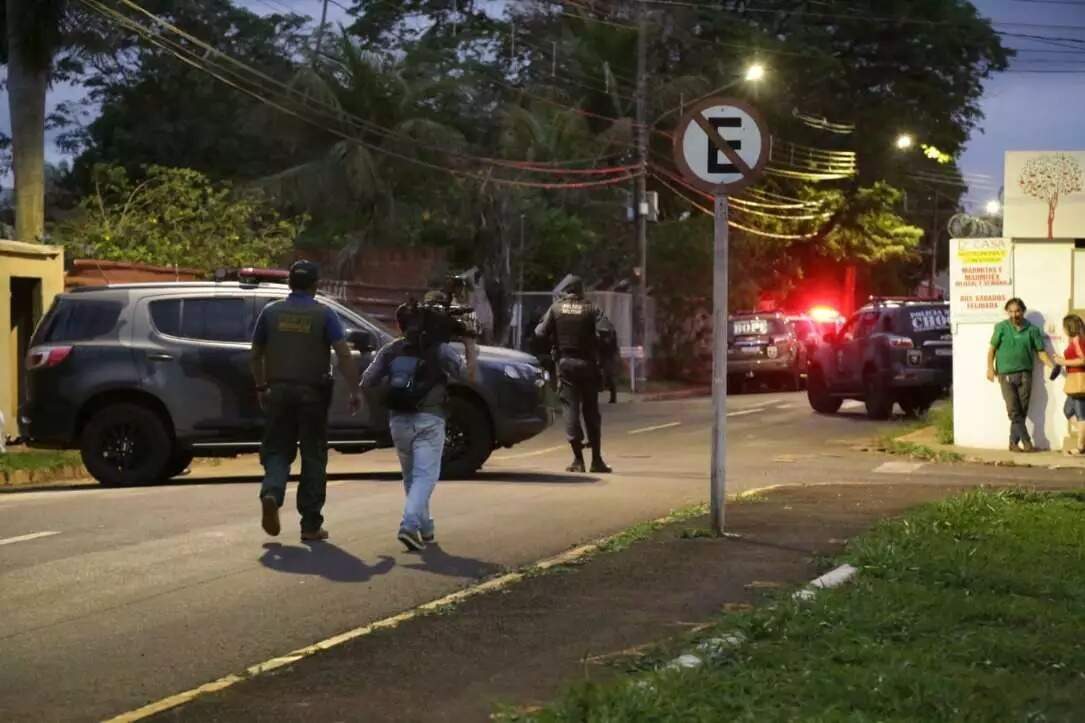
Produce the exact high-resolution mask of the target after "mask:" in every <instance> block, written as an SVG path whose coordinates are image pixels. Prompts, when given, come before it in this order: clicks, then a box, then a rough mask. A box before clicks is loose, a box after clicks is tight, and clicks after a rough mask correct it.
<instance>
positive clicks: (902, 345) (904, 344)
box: [886, 336, 915, 349]
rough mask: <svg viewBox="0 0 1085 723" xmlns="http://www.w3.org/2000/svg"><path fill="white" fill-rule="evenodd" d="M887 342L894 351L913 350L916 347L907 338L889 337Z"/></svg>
mask: <svg viewBox="0 0 1085 723" xmlns="http://www.w3.org/2000/svg"><path fill="white" fill-rule="evenodd" d="M886 340H887V341H888V342H889V346H890V347H891V348H893V349H912V348H914V347H915V344H913V343H912V340H911V339H909V338H908V337H906V336H888V337H886Z"/></svg>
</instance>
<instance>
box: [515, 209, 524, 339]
mask: <svg viewBox="0 0 1085 723" xmlns="http://www.w3.org/2000/svg"><path fill="white" fill-rule="evenodd" d="M517 288H518V290H519V292H520V293H519V295H518V297H517V301H516V303H517V304H519V307H518V308H519V311H518V312H517V316H518V317H519V323H518V324H517V325H516V348H517V349H523V346H524V324H525V323H526V322H525V321H524V214H522V213H521V214H520V283H519V284H517Z"/></svg>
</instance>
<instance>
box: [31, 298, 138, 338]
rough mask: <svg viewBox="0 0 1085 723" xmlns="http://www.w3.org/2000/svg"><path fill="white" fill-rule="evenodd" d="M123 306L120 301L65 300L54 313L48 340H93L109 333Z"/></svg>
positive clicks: (49, 324) (49, 322) (47, 334)
mask: <svg viewBox="0 0 1085 723" xmlns="http://www.w3.org/2000/svg"><path fill="white" fill-rule="evenodd" d="M121 309H122V305H121V302H119V301H91V300H89V299H86V300H84V299H64V300H62V301H60V302H59V304H58V305H57V307H56V309H55V310H54V312H53V313H52V314H51V318H50V319H49V321H48V331H47V332H46V333H45V338H44V341H46V342H73V341H90V340H92V339H100V338H102V337H104V336H108V335H109V334H110V332H112V331H113V329H114V327H116V326H117V319H119V318H120V315H121Z"/></svg>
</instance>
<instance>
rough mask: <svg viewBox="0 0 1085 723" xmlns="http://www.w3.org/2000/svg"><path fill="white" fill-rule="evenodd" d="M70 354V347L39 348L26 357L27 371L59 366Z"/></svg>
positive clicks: (32, 350)
mask: <svg viewBox="0 0 1085 723" xmlns="http://www.w3.org/2000/svg"><path fill="white" fill-rule="evenodd" d="M71 353H72V347H71V346H39V347H35V348H34V349H31V350H30V351H29V352H28V353H27V355H26V368H27V371H30V370H33V369H51V368H53V367H55V366H60V364H61V363H63V362H64V360H65V359H67V358H68V357H69V356H70V355H71Z"/></svg>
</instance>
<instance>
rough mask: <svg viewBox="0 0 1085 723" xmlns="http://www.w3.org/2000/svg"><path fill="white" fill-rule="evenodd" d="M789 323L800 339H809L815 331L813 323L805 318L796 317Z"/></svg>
mask: <svg viewBox="0 0 1085 723" xmlns="http://www.w3.org/2000/svg"><path fill="white" fill-rule="evenodd" d="M791 325H792V326H793V327H795V335H796V336H797V337H799V338H800V339H809V338H810V337H812V336H814V335H815V334H816V333H817V331H816V330H815V329H814V325H813V323H811V322H809V321H807V320H806V319H796V320H795V321H792V322H791Z"/></svg>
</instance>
